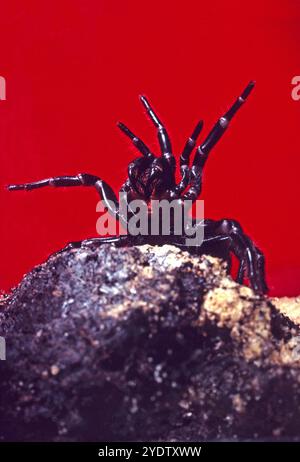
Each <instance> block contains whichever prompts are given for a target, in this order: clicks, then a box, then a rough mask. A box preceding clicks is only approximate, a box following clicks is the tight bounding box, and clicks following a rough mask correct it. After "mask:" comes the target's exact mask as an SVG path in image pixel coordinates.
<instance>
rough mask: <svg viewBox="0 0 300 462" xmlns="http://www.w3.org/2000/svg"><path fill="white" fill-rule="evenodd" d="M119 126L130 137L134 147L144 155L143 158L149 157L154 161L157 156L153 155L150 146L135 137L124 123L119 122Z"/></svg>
mask: <svg viewBox="0 0 300 462" xmlns="http://www.w3.org/2000/svg"><path fill="white" fill-rule="evenodd" d="M117 126H118V127H119V129H120V130H121V131H122V132H123V133H125V135H126V136H128V138H130V139H131V141H132V142H133V144H134V146H135V147H136V148H137V149H138V150H139V151H140V152H141V153H142V154H143V156H145V157H148V158H149V159H154V157H155V156H154V155H153V154H152V153H151V151H150V149H149V148H148V146H146V144H145V143H144V142H143V141H142V140H141V139H140V138H138V137H137V136H135V135H134V134H133V133H132V131H131V130H129V128H128V127H126V125H124V124H123V123H122V122H118V123H117Z"/></svg>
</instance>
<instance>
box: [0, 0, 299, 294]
mask: <svg viewBox="0 0 300 462" xmlns="http://www.w3.org/2000/svg"><path fill="white" fill-rule="evenodd" d="M299 25H300V3H299V1H297V0H281V1H279V0H265V1H263V0H252V1H251V2H241V1H240V0H226V1H221V0H219V1H216V0H215V1H213V2H211V1H200V0H198V1H197V0H195V1H191V0H185V1H176V0H160V1H157V0H151V1H148V0H147V1H138V0H115V1H112V0H59V1H58V0H52V1H51V2H50V1H41V0H27V1H26V2H24V1H15V0H10V1H9V2H1V14H0V45H1V48H0V75H3V76H4V77H5V78H6V81H7V100H6V101H0V156H1V162H0V181H1V185H0V186H1V192H0V196H1V197H0V207H1V236H0V240H1V272H0V275H1V282H0V287H1V288H2V289H6V290H7V289H8V288H9V287H11V286H12V285H14V284H16V283H17V282H18V281H19V280H20V278H21V277H22V274H23V273H25V272H26V271H28V270H29V269H30V268H32V266H33V265H35V264H38V263H39V262H41V261H43V260H44V259H45V258H46V257H47V255H48V254H49V253H50V252H53V251H55V250H57V249H59V248H61V247H62V246H63V245H64V244H65V243H66V242H68V241H70V240H77V239H82V238H85V237H89V236H93V235H95V224H96V219H97V214H96V210H95V205H96V202H97V196H96V195H95V192H94V191H93V190H89V189H84V188H82V189H80V188H74V189H72V188H70V189H56V190H53V189H43V190H39V191H36V192H32V193H23V192H19V193H17V192H16V193H9V192H7V191H5V190H4V185H5V184H8V183H13V182H24V181H33V180H37V179H42V178H46V177H48V176H53V175H60V174H74V173H79V172H82V171H83V172H89V173H94V174H98V175H99V176H101V177H102V178H103V179H105V180H107V181H109V182H110V183H111V184H112V186H113V187H114V188H115V189H116V190H117V188H118V186H120V185H121V183H122V182H123V180H124V178H125V177H126V167H127V163H128V161H129V160H131V159H132V158H133V157H135V155H136V153H135V151H134V149H133V148H132V146H131V145H130V144H129V142H128V141H127V139H125V138H124V137H123V135H121V133H119V131H118V130H117V128H116V127H115V123H116V121H117V120H122V121H124V122H125V123H127V124H128V125H129V127H130V128H132V130H133V131H134V132H136V133H137V134H139V135H140V136H141V137H142V138H143V139H145V141H146V142H148V143H149V144H150V146H151V147H154V146H155V147H156V134H155V132H154V130H153V127H152V125H151V124H150V123H149V122H148V121H147V120H146V118H145V116H144V114H143V110H142V108H141V105H140V103H139V101H138V98H137V96H138V94H140V93H145V94H146V95H147V96H148V97H149V98H150V100H151V101H152V103H153V105H154V107H155V108H157V110H158V112H159V114H160V115H161V116H162V118H163V120H164V121H165V122H166V125H167V127H168V129H169V131H170V133H171V135H172V140H173V146H174V148H175V150H176V152H177V153H178V152H179V151H180V149H181V148H182V146H183V143H184V141H185V140H186V137H187V136H188V135H189V134H190V131H191V129H192V128H193V126H194V124H195V123H196V121H197V120H198V119H199V118H204V120H205V131H207V129H208V128H209V127H211V125H212V124H213V123H214V122H215V120H216V119H217V118H218V117H219V116H220V115H221V114H222V112H223V111H224V110H225V109H226V108H228V105H229V104H231V103H232V101H233V99H234V98H235V97H236V96H238V94H239V93H240V91H241V90H242V89H243V87H244V86H245V85H246V84H247V82H248V81H249V80H250V79H255V80H256V81H257V86H256V89H255V91H254V92H253V93H252V94H251V96H250V98H249V100H248V102H247V104H246V105H245V106H244V107H243V108H242V110H241V111H240V113H239V114H238V116H237V117H236V119H234V121H233V123H232V125H231V127H230V129H229V131H228V132H227V133H226V135H225V136H224V138H223V139H222V140H221V141H220V143H219V144H218V146H217V147H216V148H215V149H214V151H213V152H212V154H211V158H210V160H209V162H208V164H207V167H206V172H205V183H204V190H203V195H202V198H204V199H205V214H206V216H207V217H211V218H221V217H232V218H236V219H237V220H239V221H240V222H241V223H242V224H243V226H244V228H245V230H246V231H247V233H248V234H250V235H251V236H252V237H253V239H254V240H255V241H256V243H257V244H258V245H259V246H260V247H261V248H262V249H263V250H264V252H265V254H266V257H267V274H268V282H269V285H270V287H271V291H272V292H271V293H272V294H278V295H282V294H289V295H292V294H299V293H300V281H299V276H300V258H299V257H300V246H299V243H298V240H299V224H300V220H299V215H298V213H299V207H298V197H299V192H300V183H299V167H300V137H299V129H300V101H299V102H295V101H293V100H292V98H291V89H292V86H291V79H292V77H293V76H294V75H299V74H300V58H299V57H300V27H299Z"/></svg>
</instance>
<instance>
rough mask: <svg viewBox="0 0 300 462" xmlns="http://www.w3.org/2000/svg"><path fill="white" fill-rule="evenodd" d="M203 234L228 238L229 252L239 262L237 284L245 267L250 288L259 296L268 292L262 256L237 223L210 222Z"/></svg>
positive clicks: (224, 221) (229, 221)
mask: <svg viewBox="0 0 300 462" xmlns="http://www.w3.org/2000/svg"><path fill="white" fill-rule="evenodd" d="M205 232H206V234H205V235H207V234H208V236H212V237H214V236H216V235H223V236H226V237H228V238H229V240H230V250H231V251H232V252H233V253H234V254H235V256H236V257H237V258H238V260H239V261H240V267H239V271H238V282H241V278H242V277H244V274H243V271H244V270H243V268H244V265H245V267H246V269H247V276H248V278H249V281H250V284H251V286H252V288H253V289H254V290H255V291H256V292H258V293H261V294H263V293H266V292H267V291H268V287H267V284H266V281H265V261H264V256H263V254H262V252H261V251H260V250H259V249H258V248H257V247H256V246H255V245H254V244H253V242H252V241H251V239H250V238H249V237H248V236H247V235H246V234H244V232H243V230H242V228H241V226H240V225H239V223H238V222H236V221H235V220H227V219H223V220H220V221H216V222H213V221H210V222H209V223H208V225H207V226H206V229H205ZM205 241H206V239H205Z"/></svg>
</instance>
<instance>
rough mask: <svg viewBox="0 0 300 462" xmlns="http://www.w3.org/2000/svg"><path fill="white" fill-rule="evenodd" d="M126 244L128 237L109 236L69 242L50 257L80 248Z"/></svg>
mask: <svg viewBox="0 0 300 462" xmlns="http://www.w3.org/2000/svg"><path fill="white" fill-rule="evenodd" d="M127 242H128V236H125V235H122V236H109V237H93V238H90V239H84V240H83V241H73V242H69V243H68V244H67V245H66V246H65V247H64V248H63V249H60V250H58V251H57V252H54V253H53V254H51V255H50V256H51V257H52V256H55V255H59V254H61V253H63V252H65V251H66V250H72V249H80V248H81V247H89V246H95V247H99V246H100V245H103V244H116V245H126V244H127Z"/></svg>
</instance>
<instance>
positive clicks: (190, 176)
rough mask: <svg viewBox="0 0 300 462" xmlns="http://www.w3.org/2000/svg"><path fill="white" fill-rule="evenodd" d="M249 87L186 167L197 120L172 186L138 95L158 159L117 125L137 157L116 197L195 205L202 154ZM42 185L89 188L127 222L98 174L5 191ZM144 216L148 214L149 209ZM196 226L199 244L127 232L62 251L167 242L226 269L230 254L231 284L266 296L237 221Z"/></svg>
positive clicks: (252, 249) (162, 139)
mask: <svg viewBox="0 0 300 462" xmlns="http://www.w3.org/2000/svg"><path fill="white" fill-rule="evenodd" d="M253 87H254V82H250V83H249V84H248V86H247V87H246V88H245V90H244V91H243V93H242V94H241V96H240V97H239V98H237V100H236V101H235V102H234V104H233V105H232V106H231V107H230V109H229V110H228V111H227V112H226V113H225V114H224V115H223V116H222V117H221V118H220V119H219V120H218V122H217V123H216V124H215V126H214V127H213V128H212V130H211V131H210V132H209V134H208V136H207V137H206V138H205V140H204V141H203V142H202V144H201V145H200V146H198V147H197V148H196V152H195V156H194V159H193V162H192V163H191V165H190V156H191V153H192V151H193V149H194V148H195V145H196V140H197V138H198V136H199V134H200V132H201V129H202V126H203V122H202V121H200V122H199V123H198V124H197V125H196V127H195V129H194V131H193V133H192V134H191V136H190V138H189V139H188V141H187V142H186V144H185V146H184V149H183V151H182V154H181V156H180V174H181V178H180V181H179V182H178V183H177V182H176V179H175V170H176V161H175V157H174V155H173V151H172V146H171V142H170V138H169V136H168V133H167V130H166V128H165V126H164V124H163V123H162V122H161V120H160V119H159V118H158V116H157V115H156V113H155V112H154V110H153V108H152V106H151V105H150V104H149V102H148V100H147V99H146V98H145V97H144V96H141V98H140V99H141V102H142V104H143V105H144V107H145V109H146V111H147V114H148V116H149V117H150V119H151V121H152V122H153V124H154V125H155V127H156V129H157V136H158V141H159V145H160V149H161V155H160V156H159V157H156V156H155V155H154V154H153V153H152V152H151V151H150V149H149V148H148V147H147V146H146V144H145V143H144V142H143V141H142V140H141V139H140V138H138V137H137V136H135V135H134V134H133V133H132V132H131V131H130V130H129V128H127V127H126V126H125V125H124V124H122V123H119V124H118V126H119V128H120V129H121V130H122V132H123V133H125V135H126V136H128V137H129V138H130V140H131V141H132V143H133V144H134V145H135V147H136V148H137V149H138V150H139V151H140V153H141V154H142V157H139V158H137V159H135V160H134V161H133V162H131V163H130V164H129V166H128V179H127V180H126V181H125V183H124V184H123V186H122V187H121V189H120V193H123V195H124V194H125V196H126V201H127V204H129V203H130V201H132V200H134V199H143V200H144V201H147V202H149V201H150V200H151V199H167V200H169V201H171V200H172V201H173V200H176V199H178V200H179V201H183V200H190V201H192V202H194V201H196V199H197V198H198V197H199V195H200V192H201V187H202V172H203V167H204V165H205V162H206V160H207V158H208V155H209V153H210V151H211V149H212V148H213V147H214V146H215V144H216V143H217V141H218V140H219V139H220V138H221V136H222V135H223V133H224V132H225V131H226V129H227V127H228V125H229V122H230V120H231V119H232V118H233V116H234V115H235V114H236V112H237V111H238V110H239V108H240V107H241V106H242V105H243V103H244V102H245V100H246V99H247V97H248V96H249V94H250V92H251V91H252V89H253ZM44 186H54V187H59V186H92V187H94V188H95V189H96V191H97V192H98V193H99V194H100V196H101V198H102V200H103V201H104V203H105V204H106V205H107V207H108V209H110V212H111V213H113V214H114V216H115V218H116V219H117V220H119V221H120V222H121V223H122V224H123V225H125V226H126V224H127V223H128V219H129V218H130V205H128V215H127V217H126V218H125V216H124V215H123V213H122V210H121V208H120V205H119V202H118V199H117V197H116V195H115V193H114V192H113V190H112V188H111V187H110V186H109V185H108V184H107V183H106V182H105V181H103V180H102V179H101V178H99V177H98V176H94V175H90V174H87V173H80V174H78V175H75V176H59V177H54V178H48V179H45V180H40V181H36V182H33V183H25V184H16V185H10V186H8V189H9V190H11V191H15V190H26V191H29V190H33V189H38V188H42V187H44ZM110 204H113V205H114V207H111V205H110ZM149 213H151V210H150V211H149ZM200 226H203V228H204V240H203V243H202V245H201V246H193V247H189V246H187V245H186V235H184V233H183V234H182V235H174V234H172V233H171V234H170V235H162V234H159V235H158V236H153V235H147V236H145V235H131V234H129V233H128V234H125V235H120V236H113V237H102V238H101V237H97V238H92V239H86V240H84V241H80V242H71V243H70V244H69V245H68V246H67V248H73V247H75V248H76V247H80V246H81V245H82V244H84V245H94V244H95V245H101V244H104V243H115V244H116V245H120V246H132V245H142V244H155V245H163V244H173V245H176V246H179V247H181V248H182V249H184V250H188V251H189V252H191V253H194V254H195V253H196V254H197V255H201V254H210V255H213V256H219V257H221V258H223V259H226V260H227V261H228V262H229V268H230V264H231V256H232V254H233V255H235V256H236V257H237V259H238V261H239V269H238V272H237V277H236V280H237V281H238V282H239V283H243V282H244V280H245V279H246V278H247V279H248V280H249V282H250V285H251V287H252V288H253V289H254V290H255V291H256V292H258V293H261V294H262V293H265V292H267V285H266V282H265V269H264V268H265V263H264V256H263V254H262V252H261V251H260V250H259V249H258V248H257V247H256V246H255V245H254V243H253V242H252V240H251V239H250V238H249V237H248V236H247V235H246V234H245V233H244V232H243V230H242V228H241V226H240V225H239V223H238V222H236V221H235V220H231V219H222V220H217V221H216V220H210V219H204V220H202V221H201V222H200Z"/></svg>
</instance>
